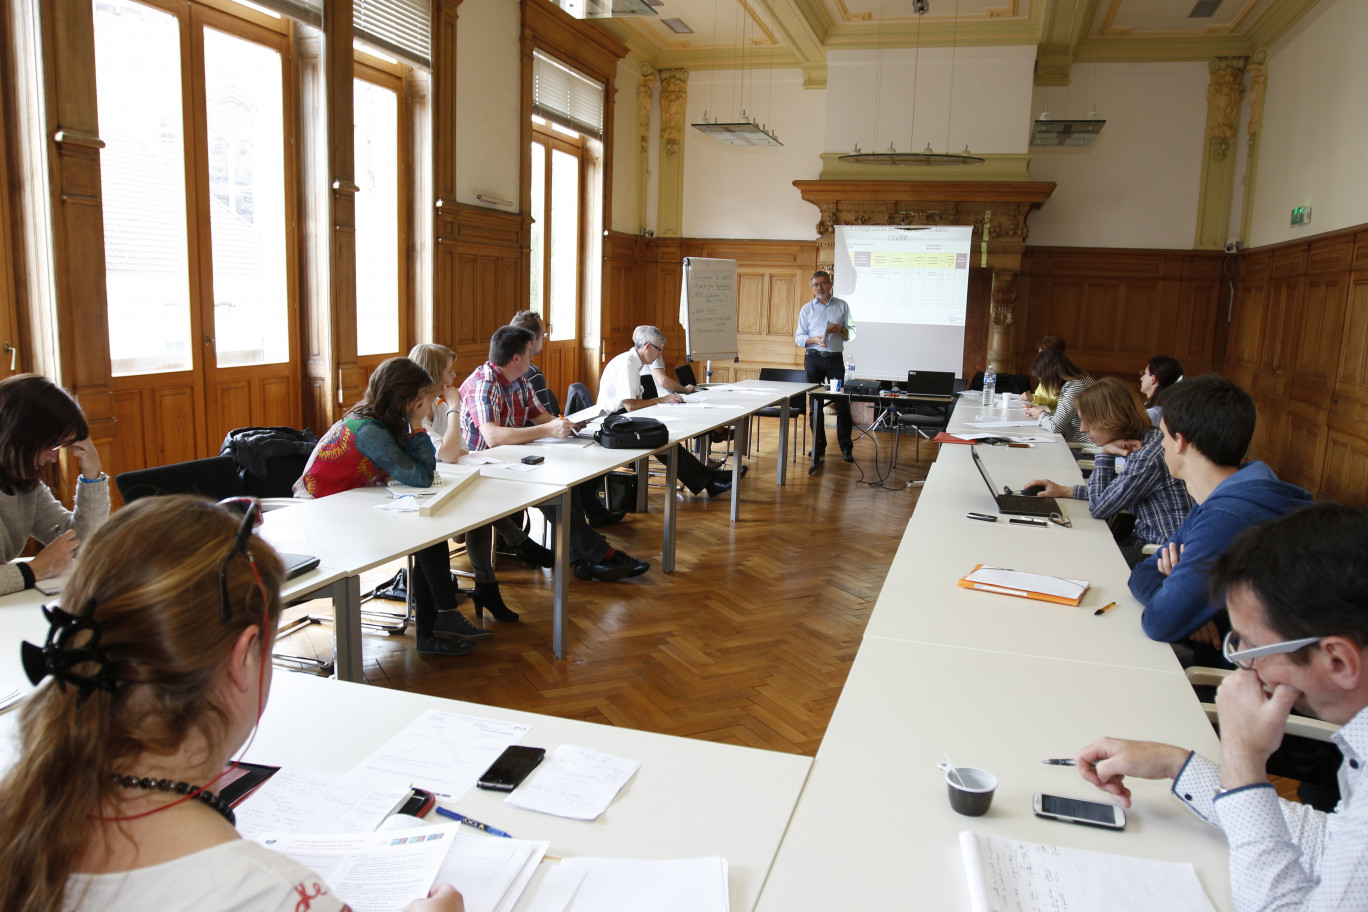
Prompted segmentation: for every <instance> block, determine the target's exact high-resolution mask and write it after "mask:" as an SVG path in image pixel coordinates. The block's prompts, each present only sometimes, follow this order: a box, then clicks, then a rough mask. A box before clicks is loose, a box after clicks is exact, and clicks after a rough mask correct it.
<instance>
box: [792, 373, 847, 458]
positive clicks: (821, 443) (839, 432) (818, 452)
mask: <svg viewBox="0 0 1368 912" xmlns="http://www.w3.org/2000/svg"><path fill="white" fill-rule="evenodd" d="M803 370H805V371H807V382H808V383H821V384H823V385H826V382H827V381H828V380H843V379H844V378H845V361H844V360H843V359H842V357H841V355H840V353H839V352H819V351H817V350H816V349H815V348H809V349H808V350H807V352H806V354H804V355H803ZM832 405H834V406H835V407H836V442H837V443H838V444H840V447H841V452H842V453H845V452H849V450H850V430H851V427H852V426H853V422H852V421H851V420H850V400H848V399H835V400H833V401H832ZM811 420H812V458H813V459H821V458H822V453H823V452H824V451H825V450H826V431H825V430H824V431H822V433H820V434H819V433H817V428H818V426H819V422H822V421H825V420H826V419H824V418H823V417H822V409H816V408H815V409H813V410H812V419H811Z"/></svg>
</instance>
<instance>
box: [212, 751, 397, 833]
mask: <svg viewBox="0 0 1368 912" xmlns="http://www.w3.org/2000/svg"><path fill="white" fill-rule="evenodd" d="M410 787H411V786H410V784H409V781H408V780H407V779H406V778H403V777H400V776H379V777H367V776H364V775H356V774H353V773H330V772H325V771H323V770H311V769H303V768H301V767H289V766H286V767H282V768H281V769H279V770H278V771H277V772H276V774H275V775H274V776H272V777H271V778H270V779H267V780H266V781H265V782H264V783H263V784H262V785H261V787H260V788H258V789H257V790H256V791H255V792H253V793H252V794H251V795H250V796H249V797H248V798H247V799H246V800H245V801H243V802H242V804H240V805H238V807H237V808H236V813H237V829H238V832H239V833H241V834H242V835H243V836H244V837H246V838H247V839H256V838H257V837H258V836H260V835H261V834H263V833H364V832H367V831H370V830H374V829H375V828H376V827H377V826H379V825H380V823H381V822H382V821H383V820H384V819H385V817H386V816H388V815H389V813H390V811H392V810H394V808H395V806H396V805H398V804H399V802H400V801H402V800H403V799H404V796H405V795H407V794H408V791H409V788H410Z"/></svg>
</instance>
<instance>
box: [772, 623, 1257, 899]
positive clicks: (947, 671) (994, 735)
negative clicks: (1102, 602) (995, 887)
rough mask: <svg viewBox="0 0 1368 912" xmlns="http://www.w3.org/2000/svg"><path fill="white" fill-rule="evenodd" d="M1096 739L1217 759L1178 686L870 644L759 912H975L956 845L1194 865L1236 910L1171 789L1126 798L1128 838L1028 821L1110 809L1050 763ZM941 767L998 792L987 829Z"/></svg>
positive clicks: (1154, 678)
mask: <svg viewBox="0 0 1368 912" xmlns="http://www.w3.org/2000/svg"><path fill="white" fill-rule="evenodd" d="M1180 685H1181V686H1180ZM1102 735H1116V736H1119V737H1128V738H1140V739H1153V740H1161V741H1168V742H1171V743H1176V744H1180V745H1182V746H1184V747H1189V748H1195V749H1197V750H1199V752H1201V753H1204V754H1206V755H1207V756H1219V753H1218V751H1219V748H1218V743H1217V740H1216V736H1215V734H1214V733H1213V732H1212V729H1211V726H1210V725H1209V724H1208V723H1207V720H1206V716H1205V714H1204V713H1203V712H1202V710H1201V709H1200V708H1199V706H1198V705H1197V701H1196V700H1195V699H1194V698H1193V696H1192V693H1191V691H1190V690H1189V689H1188V688H1187V687H1186V685H1185V684H1182V682H1181V681H1180V680H1178V679H1177V678H1176V677H1175V676H1173V675H1169V674H1164V673H1161V672H1154V671H1146V670H1143V669H1135V668H1119V667H1113V668H1108V669H1105V674H1100V673H1099V669H1098V668H1097V667H1096V666H1094V665H1089V664H1085V663H1081V662H1070V661H1061V660H1057V659H1041V658H1036V657H1033V656H1023V655H1011V654H1005V653H1000V652H988V651H984V650H977V649H957V648H953V647H946V646H932V645H926V644H921V643H909V642H899V641H895V640H887V639H881V638H878V637H868V638H866V639H865V640H864V642H863V643H862V644H861V646H860V652H859V654H858V656H857V657H856V659H855V664H854V666H853V667H852V668H851V671H850V676H849V678H848V679H847V680H846V684H845V688H844V689H843V690H842V692H841V699H840V702H839V703H838V704H837V706H836V712H835V713H834V715H833V716H832V719H831V724H830V725H829V726H828V728H827V731H826V734H825V736H824V737H823V739H822V746H821V748H820V749H819V750H818V752H817V759H816V761H815V762H814V763H813V768H812V773H811V775H810V776H809V777H808V782H807V785H806V786H805V787H804V789H803V795H802V798H801V799H800V800H799V802H798V808H797V810H796V811H795V812H794V815H793V822H792V823H790V824H789V828H788V832H787V834H786V835H785V836H784V843H783V846H782V847H781V848H780V850H779V856H778V858H776V859H775V863H774V868H773V870H772V871H771V873H770V877H769V880H768V882H767V883H766V884H765V890H764V893H763V895H762V896H761V898H760V904H759V906H758V909H760V910H761V912H806V910H813V912H817V910H830V909H927V910H936V912H953V910H964V912H968V909H969V898H968V891H967V888H966V885H965V883H966V882H965V875H964V868H963V865H962V862H961V856H960V849H959V842H958V838H957V837H958V834H959V832H960V831H962V830H981V831H984V832H988V833H991V834H994V835H998V836H1003V837H1007V838H1011V839H1020V840H1025V841H1028V842H1041V843H1052V844H1056V845H1063V846H1071V847H1074V848H1080V849H1091V850H1095V851H1101V852H1111V853H1114V854H1119V855H1132V856H1139V857H1144V858H1154V859H1160V860H1165V861H1182V862H1191V863H1193V864H1194V865H1195V867H1196V869H1197V875H1198V878H1199V879H1200V881H1201V883H1202V886H1203V887H1204V888H1205V890H1206V892H1207V895H1208V896H1209V897H1210V898H1211V900H1212V902H1213V903H1214V904H1215V906H1216V908H1217V909H1222V910H1228V909H1232V908H1233V904H1232V901H1231V896H1230V885H1229V880H1228V877H1227V863H1228V852H1227V850H1226V843H1225V837H1224V836H1223V835H1222V834H1221V832H1220V831H1218V830H1217V829H1215V828H1214V827H1211V826H1208V825H1207V824H1205V823H1203V822H1202V821H1200V820H1199V819H1197V818H1196V817H1194V816H1193V815H1192V814H1191V813H1190V812H1189V811H1188V810H1187V809H1186V807H1184V806H1183V805H1182V804H1181V803H1180V802H1179V801H1178V800H1177V799H1176V798H1174V797H1173V796H1172V795H1170V794H1169V792H1168V785H1167V783H1159V782H1141V781H1136V782H1132V783H1131V789H1132V790H1133V792H1134V795H1133V802H1134V804H1133V807H1132V808H1131V809H1130V810H1128V811H1127V826H1126V829H1125V830H1124V831H1122V832H1111V831H1106V830H1099V829H1096V828H1094V827H1084V826H1075V825H1072V824H1062V823H1059V822H1056V821H1050V820H1042V819H1039V818H1037V817H1035V816H1034V815H1033V813H1032V809H1031V801H1032V796H1033V795H1034V794H1035V793H1036V792H1039V791H1046V792H1050V793H1053V794H1060V795H1065V796H1068V797H1076V798H1089V799H1093V800H1103V801H1106V800H1109V799H1108V796H1107V795H1106V794H1105V793H1103V792H1100V791H1098V790H1096V789H1094V788H1093V787H1092V786H1091V785H1089V784H1087V783H1086V782H1084V781H1083V780H1082V779H1081V778H1080V777H1079V776H1078V773H1077V771H1075V770H1074V769H1071V768H1069V767H1052V766H1044V765H1042V764H1041V762H1040V761H1041V760H1043V759H1045V758H1047V757H1069V756H1072V755H1073V753H1074V752H1075V751H1076V750H1078V749H1079V748H1081V747H1082V746H1084V745H1085V744H1087V743H1089V742H1091V741H1092V740H1094V739H1095V738H1098V737H1100V736H1102ZM946 753H948V754H949V755H950V758H951V759H952V760H953V761H954V762H955V763H956V764H959V765H961V766H968V767H979V768H982V769H986V770H988V771H989V772H991V773H993V774H994V775H995V776H997V778H998V789H997V793H996V795H995V796H994V800H993V806H992V808H991V810H990V811H989V812H988V814H987V815H985V816H983V817H964V816H961V815H959V814H956V813H955V812H954V811H952V810H951V809H950V806H949V803H948V800H947V797H946V785H945V776H944V774H943V773H941V772H940V770H938V769H937V768H936V764H937V763H939V762H941V761H942V760H944V755H945V754H946Z"/></svg>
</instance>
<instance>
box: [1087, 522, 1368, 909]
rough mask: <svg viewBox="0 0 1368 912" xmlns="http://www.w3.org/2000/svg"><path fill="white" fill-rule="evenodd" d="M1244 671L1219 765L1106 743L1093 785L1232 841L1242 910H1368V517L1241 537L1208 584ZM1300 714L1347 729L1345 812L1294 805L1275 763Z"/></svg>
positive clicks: (1225, 724) (1340, 738)
mask: <svg viewBox="0 0 1368 912" xmlns="http://www.w3.org/2000/svg"><path fill="white" fill-rule="evenodd" d="M1211 591H1212V593H1213V594H1214V597H1216V598H1220V597H1224V599H1225V604H1226V608H1227V610H1228V611H1229V613H1230V624H1231V631H1230V633H1229V634H1228V635H1227V636H1226V639H1225V643H1224V652H1225V655H1226V658H1227V659H1229V660H1230V661H1231V663H1233V664H1234V665H1236V666H1237V669H1236V670H1235V671H1234V672H1232V673H1231V674H1230V676H1229V677H1228V678H1227V679H1226V680H1225V682H1224V683H1223V684H1222V685H1221V687H1220V690H1219V691H1218V692H1217V694H1216V706H1217V709H1218V710H1219V712H1220V723H1221V762H1220V764H1219V765H1218V764H1216V763H1213V762H1212V761H1210V760H1208V759H1206V758H1205V757H1202V756H1199V755H1197V754H1195V753H1192V752H1189V751H1185V750H1183V749H1181V748H1177V747H1173V746H1170V745H1167V744H1156V743H1153V742H1142V741H1121V740H1117V739H1114V738H1103V739H1101V740H1099V741H1096V742H1094V743H1092V744H1090V745H1088V746H1087V747H1085V748H1084V749H1083V750H1082V751H1080V752H1079V753H1078V756H1077V758H1076V760H1077V763H1078V770H1079V772H1080V773H1081V774H1082V776H1083V778H1084V779H1087V780H1088V781H1089V782H1091V783H1092V784H1093V785H1096V786H1097V787H1099V788H1101V789H1103V790H1105V791H1108V792H1110V793H1111V794H1113V795H1115V796H1117V797H1118V798H1120V800H1121V803H1122V804H1123V805H1125V806H1129V805H1130V790H1129V789H1128V788H1126V785H1125V777H1126V776H1136V777H1139V778H1141V779H1173V794H1174V795H1175V796H1177V797H1178V798H1179V799H1180V800H1181V801H1183V802H1184V803H1185V804H1186V805H1187V806H1188V807H1189V808H1190V809H1191V810H1192V811H1193V813H1195V814H1196V815H1197V816H1198V817H1201V818H1202V819H1203V820H1205V821H1207V822H1208V823H1211V824H1214V825H1215V826H1218V827H1220V828H1221V829H1222V830H1224V831H1225V833H1226V838H1227V840H1228V841H1229V843H1230V880H1231V887H1232V892H1233V893H1234V896H1235V906H1236V908H1237V909H1239V910H1240V912H1255V910H1275V909H1276V910H1292V909H1296V910H1316V912H1331V910H1335V912H1348V910H1351V909H1368V794H1364V793H1365V791H1368V781H1366V779H1365V777H1366V776H1368V768H1366V767H1365V764H1368V709H1365V708H1366V707H1368V510H1362V509H1358V508H1353V507H1344V506H1332V505H1325V506H1314V507H1308V508H1306V509H1303V510H1298V511H1296V512H1294V513H1290V514H1288V515H1286V516H1284V517H1282V518H1281V519H1278V520H1275V521H1273V522H1270V523H1267V524H1266V525H1262V526H1256V527H1254V528H1252V529H1249V530H1248V531H1246V532H1244V533H1242V534H1241V535H1240V536H1239V538H1237V539H1236V540H1235V543H1234V544H1233V545H1232V546H1231V548H1230V550H1229V551H1227V552H1226V553H1225V554H1224V555H1222V556H1221V557H1220V559H1219V560H1218V561H1217V562H1216V565H1215V568H1214V569H1213V570H1212V573H1211ZM1293 706H1296V708H1297V709H1299V710H1301V711H1304V712H1306V713H1309V714H1311V715H1315V716H1317V717H1319V718H1321V719H1324V720H1326V721H1328V722H1335V723H1339V724H1341V725H1343V728H1341V729H1340V731H1339V732H1337V733H1336V734H1335V735H1334V741H1335V743H1336V744H1337V745H1338V746H1339V748H1340V750H1341V751H1342V752H1343V753H1344V763H1343V764H1342V765H1341V766H1340V770H1339V783H1340V791H1341V795H1342V797H1341V799H1340V803H1339V806H1338V807H1336V808H1335V811H1334V813H1332V814H1326V813H1322V812H1320V811H1317V810H1314V809H1313V808H1310V807H1308V806H1306V805H1302V804H1297V803H1295V802H1291V801H1285V800H1282V799H1280V798H1279V797H1278V795H1277V793H1276V792H1275V791H1274V789H1273V786H1272V785H1270V784H1269V782H1268V779H1267V775H1266V772H1265V764H1266V763H1267V760H1268V758H1269V756H1270V755H1271V754H1272V753H1273V751H1274V750H1276V749H1277V747H1278V745H1279V744H1280V743H1281V741H1282V737H1283V724H1284V723H1285V722H1286V721H1287V717H1288V714H1289V713H1290V712H1291V711H1292V708H1293Z"/></svg>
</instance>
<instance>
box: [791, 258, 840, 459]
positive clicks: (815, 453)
mask: <svg viewBox="0 0 1368 912" xmlns="http://www.w3.org/2000/svg"><path fill="white" fill-rule="evenodd" d="M811 285H812V295H813V297H812V300H811V301H808V302H807V303H806V304H804V305H803V309H802V310H800V311H798V329H797V331H796V332H794V334H793V341H794V343H795V344H797V346H798V347H799V348H801V349H802V350H803V370H805V371H807V381H808V383H821V384H826V382H827V381H828V380H840V379H843V378H844V377H845V357H844V352H845V344H846V343H847V342H849V341H850V338H851V336H853V335H854V333H855V324H854V323H853V322H852V321H851V319H850V305H849V304H847V303H846V302H845V301H844V300H842V299H841V298H833V297H832V296H831V273H829V272H827V271H826V270H825V269H819V270H817V271H816V272H814V273H813V274H812V281H811ZM831 404H832V406H833V407H834V408H835V409H836V442H837V443H838V444H840V447H841V458H842V459H844V460H845V461H846V462H854V461H855V456H854V454H853V453H852V452H851V445H852V444H851V439H850V432H851V429H852V428H853V427H854V424H853V422H852V421H851V419H850V400H848V399H846V398H844V397H841V398H839V399H833V400H832V403H831ZM821 420H822V415H821V413H820V411H818V410H816V409H814V410H813V413H812V428H813V430H812V439H813V447H812V466H813V469H814V470H816V468H817V467H818V466H820V465H821V464H822V457H823V455H824V450H823V449H822V448H823V447H825V446H826V435H825V434H822V435H820V436H819V435H818V434H817V422H819V421H821ZM809 474H810V473H809Z"/></svg>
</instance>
